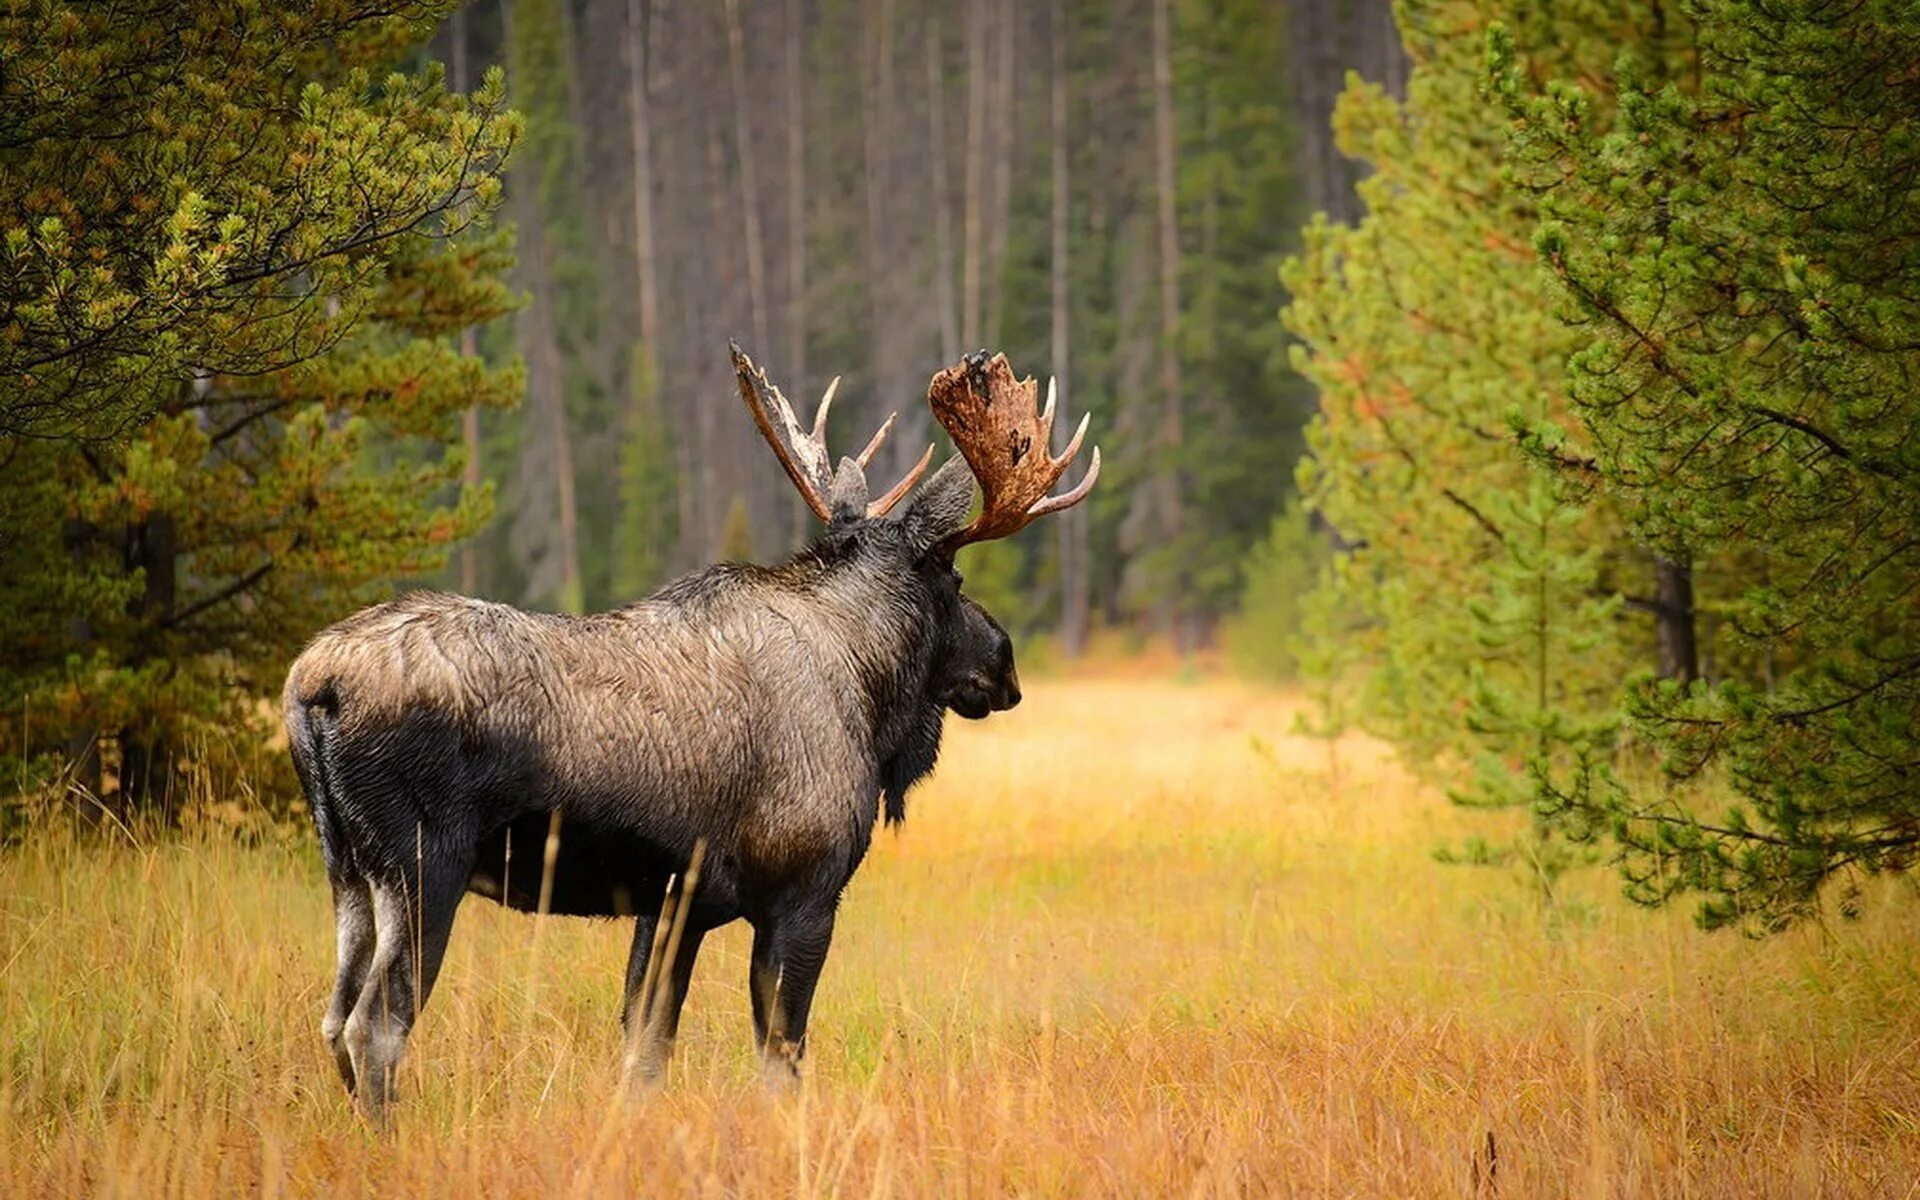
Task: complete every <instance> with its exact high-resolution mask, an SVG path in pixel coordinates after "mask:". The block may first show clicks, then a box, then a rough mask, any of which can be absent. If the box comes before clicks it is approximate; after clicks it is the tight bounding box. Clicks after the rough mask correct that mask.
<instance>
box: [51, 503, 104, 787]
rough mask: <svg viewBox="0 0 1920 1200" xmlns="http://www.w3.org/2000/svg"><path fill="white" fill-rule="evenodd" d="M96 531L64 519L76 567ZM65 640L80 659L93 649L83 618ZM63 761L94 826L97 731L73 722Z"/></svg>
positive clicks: (64, 536)
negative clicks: (71, 643)
mask: <svg viewBox="0 0 1920 1200" xmlns="http://www.w3.org/2000/svg"><path fill="white" fill-rule="evenodd" d="M97 532H98V531H97V530H96V529H95V527H94V526H93V525H91V524H89V523H88V522H86V521H82V520H79V519H78V518H68V520H67V521H66V523H65V524H64V525H63V526H62V528H61V534H62V537H61V540H62V542H63V543H64V544H65V547H66V552H67V555H68V557H69V558H71V559H72V560H73V561H74V563H75V564H76V566H77V565H79V564H80V563H81V562H82V561H83V560H84V559H85V558H86V554H87V548H88V547H89V546H90V545H91V544H92V543H93V539H94V537H95V536H96V534H97ZM67 632H68V636H69V637H70V638H71V639H72V641H73V647H74V649H75V651H76V652H77V653H78V654H79V655H80V657H82V658H85V657H86V656H87V652H88V647H90V646H92V645H93V623H92V622H91V621H89V620H87V618H86V616H85V615H84V614H76V615H75V616H74V618H73V619H72V620H71V621H70V622H69V623H68V625H67ZM66 751H67V761H68V762H69V763H71V764H72V767H71V768H70V769H71V770H72V772H73V783H74V786H75V787H76V788H78V789H80V791H81V792H83V793H84V794H85V795H86V796H87V797H89V798H90V799H87V800H82V801H80V804H79V812H80V816H81V817H82V819H84V820H85V821H86V823H87V824H89V825H92V824H96V823H97V822H98V821H99V820H100V818H101V817H102V816H103V815H104V812H103V810H102V809H101V807H100V805H99V804H98V803H94V801H101V800H103V799H104V798H103V797H102V796H101V795H100V789H101V788H102V787H103V786H105V780H104V779H102V777H101V772H100V730H99V728H98V727H97V726H95V725H94V724H93V723H92V722H90V721H77V722H75V723H74V726H73V729H72V731H71V732H70V733H69V734H68V735H67V746H66Z"/></svg>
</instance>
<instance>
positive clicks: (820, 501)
mask: <svg viewBox="0 0 1920 1200" xmlns="http://www.w3.org/2000/svg"><path fill="white" fill-rule="evenodd" d="M729 345H730V346H732V348H733V373H734V376H735V378H737V379H738V380H739V382H740V398H741V399H742V400H745V401H746V402H747V410H748V411H749V412H751V413H752V414H753V423H754V424H755V425H757V426H759V427H760V435H761V436H762V437H764V438H766V439H767V444H768V445H769V446H772V447H773V453H774V455H775V456H776V457H777V458H779V460H780V465H781V466H782V467H784V468H785V469H786V472H787V478H789V479H791V480H793V486H794V487H795V488H797V489H798V490H799V492H800V498H801V499H802V500H805V501H806V502H807V507H808V508H810V509H812V510H813V515H814V516H816V517H819V518H820V519H821V520H822V521H831V520H832V519H833V510H832V508H831V507H830V506H829V505H828V503H827V495H828V491H829V485H830V484H831V483H832V482H833V458H832V456H831V455H829V454H828V453H827V412H828V410H829V409H831V408H832V407H833V393H834V389H836V388H838V387H839V386H840V379H839V377H838V376H835V377H834V380H833V382H832V383H830V384H828V385H827V390H826V394H825V395H823V396H821V397H820V407H819V408H818V409H816V410H815V411H814V414H813V430H812V432H810V433H802V432H801V430H800V422H799V421H798V420H797V419H795V417H794V415H793V406H792V405H790V404H788V403H787V398H786V397H785V396H783V395H781V394H780V389H779V388H777V387H775V386H773V384H771V383H769V382H768V381H767V373H766V372H765V371H762V370H761V369H760V368H759V367H756V366H754V365H753V360H752V359H751V358H748V357H747V355H746V352H745V351H743V350H741V349H740V345H739V343H737V342H732V343H729ZM897 415H898V414H897V413H896V414H892V415H889V416H888V417H887V419H886V421H885V422H884V423H883V424H882V425H881V426H880V429H879V431H878V432H877V433H875V434H874V435H873V437H872V438H871V439H869V440H868V442H867V448H866V449H864V450H862V451H861V452H860V454H859V456H858V457H857V458H856V459H855V461H856V462H858V463H859V464H860V467H861V469H862V470H864V469H865V468H866V465H867V464H868V463H869V462H871V461H872V460H873V456H874V454H875V453H876V452H877V451H878V450H879V449H880V446H881V444H882V443H884V442H885V441H886V440H887V434H888V432H889V431H891V430H892V429H893V421H894V417H895V416H897ZM932 461H933V447H932V446H931V445H929V446H928V447H927V452H926V453H925V454H922V455H921V456H920V461H919V462H917V463H915V464H914V465H913V468H912V469H911V470H909V471H908V472H907V473H906V474H905V475H904V476H902V477H901V479H900V482H899V483H896V484H894V485H893V486H892V487H890V488H888V489H887V490H886V492H885V493H884V494H883V495H881V496H880V497H879V498H878V499H876V500H874V501H872V502H871V503H869V504H868V505H867V515H868V516H869V517H878V516H881V515H883V514H885V513H886V512H888V511H889V510H891V509H892V508H893V506H894V505H896V504H898V503H900V501H901V500H902V499H903V498H904V497H905V496H906V494H907V493H908V492H910V491H912V490H913V485H914V484H916V483H918V482H919V481H920V476H921V475H923V474H925V473H926V469H927V464H928V463H930V462H932Z"/></svg>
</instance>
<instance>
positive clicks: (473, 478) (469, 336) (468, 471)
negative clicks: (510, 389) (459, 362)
mask: <svg viewBox="0 0 1920 1200" xmlns="http://www.w3.org/2000/svg"><path fill="white" fill-rule="evenodd" d="M448 37H449V40H451V41H452V43H453V46H452V50H453V54H452V58H453V90H454V91H456V92H460V93H462V94H464V93H466V92H468V91H471V90H472V88H473V78H472V74H471V71H470V69H469V67H468V65H467V10H466V9H464V8H457V9H455V10H454V12H453V21H452V28H451V29H450V30H449V31H448ZM460 353H461V355H462V356H463V357H466V358H472V357H473V353H474V333H473V329H472V327H468V328H466V329H462V330H461V331H460ZM460 441H461V444H462V445H464V446H465V447H466V450H467V465H466V468H465V469H464V470H463V471H462V472H461V477H460V483H461V486H462V488H463V489H465V490H466V491H467V492H469V493H472V492H477V491H479V490H480V486H481V484H482V482H484V480H483V476H482V473H481V470H480V408H479V406H478V405H473V404H470V405H468V406H467V411H466V412H464V413H462V414H460ZM460 590H461V591H462V592H464V593H465V594H467V595H469V596H471V595H473V594H474V593H475V592H477V591H479V590H480V547H479V546H478V545H476V544H475V540H474V539H473V538H468V539H467V541H466V543H465V544H464V545H462V546H461V547H460Z"/></svg>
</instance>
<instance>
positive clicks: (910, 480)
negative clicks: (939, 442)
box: [867, 442, 933, 517]
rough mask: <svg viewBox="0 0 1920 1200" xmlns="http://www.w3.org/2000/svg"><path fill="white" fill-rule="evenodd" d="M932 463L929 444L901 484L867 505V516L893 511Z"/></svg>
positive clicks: (931, 449)
mask: <svg viewBox="0 0 1920 1200" xmlns="http://www.w3.org/2000/svg"><path fill="white" fill-rule="evenodd" d="M932 461H933V443H932V442H928V443H927V448H926V451H925V452H924V453H922V454H921V455H920V461H919V462H917V463H915V464H913V469H912V470H911V471H908V472H907V473H906V474H905V475H902V476H901V477H900V482H899V483H896V484H894V485H893V486H892V487H890V488H888V489H887V491H886V494H885V495H883V496H881V497H880V498H879V499H878V500H875V501H874V502H873V503H872V504H869V505H867V515H868V516H870V517H881V516H885V515H886V514H887V513H888V512H889V511H891V510H892V508H893V506H894V505H896V504H898V503H900V501H901V500H903V499H905V498H906V495H907V493H908V492H911V491H912V490H913V485H914V484H916V483H919V482H920V477H921V476H922V475H925V474H926V473H927V465H928V464H929V463H931V462H932Z"/></svg>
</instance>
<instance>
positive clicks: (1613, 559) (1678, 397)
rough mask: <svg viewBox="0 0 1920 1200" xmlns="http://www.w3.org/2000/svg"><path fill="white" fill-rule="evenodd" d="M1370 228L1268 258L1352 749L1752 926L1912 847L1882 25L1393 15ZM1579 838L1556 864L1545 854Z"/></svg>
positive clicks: (1901, 225) (1901, 214) (1520, 14)
mask: <svg viewBox="0 0 1920 1200" xmlns="http://www.w3.org/2000/svg"><path fill="white" fill-rule="evenodd" d="M1400 15H1401V25H1402V29H1403V30H1404V31H1405V34H1406V37H1407V43H1408V46H1409V48H1410V50H1411V53H1412V57H1413V60H1414V62H1415V67H1414V69H1413V72H1412V77H1411V80H1410V82H1409V84H1408V89H1407V99H1406V101H1405V103H1404V104H1396V103H1394V102H1392V101H1391V100H1389V99H1388V98H1386V97H1384V96H1382V95H1381V94H1380V93H1379V92H1378V91H1377V90H1375V89H1371V88H1368V87H1366V86H1364V85H1356V86H1354V87H1352V88H1350V89H1349V91H1348V93H1347V95H1346V96H1344V97H1343V98H1342V100H1341V102H1340V106H1339V115H1338V118H1337V123H1338V125H1339V127H1340V130H1341V133H1342V136H1343V138H1344V139H1345V144H1346V145H1347V146H1348V147H1349V148H1350V149H1351V150H1352V151H1353V152H1355V153H1356V154H1358V155H1360V156H1361V157H1363V158H1365V159H1366V160H1367V161H1369V162H1370V163H1371V164H1372V165H1373V166H1374V167H1375V168H1376V171H1377V173H1376V175H1375V176H1374V177H1373V178H1372V179H1370V180H1369V181H1368V182H1366V183H1364V184H1363V185H1362V188H1361V193H1362V197H1363V200H1364V202H1365V205H1366V210H1367V211H1366V213H1365V215H1364V216H1363V217H1362V218H1361V219H1360V220H1359V221H1358V222H1356V223H1352V224H1348V225H1330V224H1316V225H1315V226H1313V227H1312V228H1311V229H1310V230H1309V233H1308V238H1307V244H1306V247H1305V250H1304V252H1303V253H1302V254H1301V256H1300V257H1299V258H1298V259H1296V260H1295V261H1294V262H1292V263H1291V264H1290V265H1289V267H1288V270H1287V272H1286V279H1287V283H1288V286H1289V288H1290V290H1291V292H1292V297H1293V298H1292V301H1291V304H1290V306H1289V308H1288V312H1287V320H1288V323H1289V326H1290V327H1291V328H1292V329H1294V330H1295V332H1297V333H1298V334H1299V335H1300V337H1301V339H1302V341H1303V343H1304V345H1303V346H1302V348H1301V351H1300V353H1299V361H1300V362H1301V364H1302V366H1303V368H1304V369H1305V370H1306V371H1307V372H1308V374H1309V375H1311V376H1312V377H1313V378H1314V379H1315V381H1316V382H1317V383H1318V384H1319V385H1320V388H1321V397H1322V402H1321V414H1320V416H1319V417H1318V418H1317V419H1316V421H1315V424H1314V427H1313V430H1312V432H1311V434H1310V435H1309V439H1308V441H1309V447H1310V453H1309V457H1308V459H1307V460H1306V461H1305V462H1304V463H1303V466H1302V474H1301V480H1302V484H1303V488H1304V490H1305V493H1306V496H1307V499H1308V501H1309V503H1310V504H1311V505H1312V506H1313V507H1314V509H1315V510H1316V511H1317V512H1318V513H1319V514H1321V515H1322V516H1323V517H1324V518H1325V519H1326V520H1327V521H1328V522H1329V523H1330V524H1331V525H1332V527H1333V528H1334V529H1336V530H1337V531H1338V532H1339V535H1340V537H1341V538H1342V539H1343V540H1344V541H1345V542H1347V543H1348V549H1347V550H1346V551H1345V552H1344V553H1342V554H1340V555H1339V556H1338V557H1337V559H1336V560H1335V562H1334V563H1333V565H1332V567H1331V568H1330V569H1329V570H1328V571H1327V572H1326V573H1325V575H1324V576H1323V583H1322V586H1321V589H1320V595H1319V597H1318V599H1317V601H1316V602H1315V603H1311V604H1309V605H1307V606H1306V607H1307V608H1308V610H1309V611H1311V612H1312V613H1315V614H1317V615H1318V619H1319V621H1320V624H1319V629H1318V632H1319V634H1320V635H1321V636H1322V637H1323V638H1325V639H1326V644H1327V645H1328V646H1330V647H1331V648H1332V649H1331V651H1330V652H1329V653H1327V654H1326V655H1325V656H1324V658H1325V659H1326V661H1324V662H1321V663H1319V664H1317V665H1318V666H1320V667H1322V668H1323V669H1324V672H1325V673H1326V674H1328V675H1330V676H1331V677H1333V678H1335V679H1337V680H1339V681H1342V682H1345V683H1348V684H1351V685H1352V687H1353V688H1354V689H1357V692H1356V691H1344V692H1343V691H1341V690H1339V689H1336V691H1335V693H1334V694H1335V695H1337V696H1339V697H1340V698H1341V700H1342V702H1343V703H1345V704H1348V705H1350V706H1351V707H1350V709H1349V711H1351V712H1353V713H1356V714H1357V715H1358V716H1359V718H1360V719H1361V720H1362V721H1363V722H1364V723H1368V724H1370V725H1372V726H1373V727H1374V728H1376V729H1378V730H1380V731H1381V732H1383V733H1385V734H1387V735H1388V736H1389V737H1391V738H1393V739H1394V740H1395V741H1396V742H1397V743H1399V744H1400V745H1401V746H1402V747H1404V748H1406V749H1408V750H1410V751H1412V752H1413V753H1411V754H1410V755H1409V758H1410V760H1411V761H1412V762H1413V763H1414V764H1416V765H1417V766H1421V767H1423V768H1425V769H1426V770H1428V771H1429V773H1431V774H1432V775H1433V776H1435V777H1436V778H1438V779H1440V780H1441V781H1442V782H1445V783H1446V784H1448V785H1449V786H1450V787H1452V788H1453V789H1454V790H1455V794H1456V795H1457V796H1458V797H1459V798H1461V799H1463V800H1465V801H1468V802H1472V803H1487V804H1494V805H1509V806H1511V805H1521V806H1526V807H1528V808H1530V809H1531V811H1532V812H1533V813H1534V815H1535V823H1536V833H1535V836H1534V837H1533V838H1531V839H1528V840H1524V841H1523V842H1522V843H1520V844H1518V845H1516V846H1514V847H1511V848H1507V849H1498V848H1492V847H1488V846H1484V845H1483V846H1478V847H1474V848H1471V850H1470V852H1471V853H1472V855H1473V856H1474V857H1479V858H1497V857H1500V856H1503V855H1509V854H1512V855H1518V856H1519V857H1520V858H1521V859H1522V860H1523V861H1525V862H1527V863H1529V864H1530V865H1531V866H1532V867H1533V868H1534V869H1535V870H1536V871H1537V872H1538V873H1539V875H1540V877H1541V878H1542V880H1543V882H1546V883H1547V884H1548V885H1549V886H1551V880H1552V876H1553V875H1554V874H1555V873H1556V872H1557V871H1558V870H1559V869H1561V868H1562V867H1564V866H1565V865H1566V864H1567V863H1568V862H1570V861H1575V860H1577V859H1579V858H1580V857H1582V848H1583V847H1586V846H1604V847H1609V848H1610V849H1609V850H1608V852H1609V853H1611V854H1613V855H1614V856H1615V857H1617V859H1618V860H1619V862H1620V865H1621V867H1622V869H1623V870H1624V872H1625V875H1626V878H1627V881H1628V888H1629V894H1630V895H1633V896H1634V897H1635V898H1637V899H1640V900H1643V901H1646V902H1650V903H1658V902H1661V901H1663V900H1665V899H1667V898H1669V897H1671V896H1673V895H1675V894H1679V893H1683V892H1684V893H1701V894H1703V896H1704V902H1703V906H1702V908H1701V910H1700V915H1701V917H1702V920H1703V921H1704V922H1705V923H1707V924H1709V925H1721V924H1738V925H1741V926H1743V927H1746V928H1749V929H1770V928H1777V927H1779V926H1780V925H1782V924H1784V923H1786V922H1788V921H1791V920H1792V919H1794V918H1796V917H1800V916H1805V915H1807V914H1809V913H1812V912H1815V911H1818V902H1819V900H1820V898H1821V896H1822V895H1823V894H1825V893H1824V889H1825V885H1827V884H1828V883H1830V882H1835V881H1838V882H1839V883H1840V884H1841V887H1840V890H1839V891H1838V893H1837V897H1838V900H1839V903H1840V906H1841V908H1842V909H1843V910H1845V909H1847V908H1848V907H1850V905H1851V903H1852V901H1851V897H1852V896H1853V894H1854V889H1855V887H1856V886H1857V884H1858V882H1859V876H1860V872H1862V871H1866V872H1871V871H1876V870H1880V869H1886V868H1904V867H1906V866H1908V865H1909V864H1910V863H1911V862H1912V860H1913V855H1914V852H1915V848H1916V846H1920V795H1917V794H1916V789H1915V786H1914V770H1915V766H1916V762H1917V761H1920V760H1917V758H1916V755H1917V754H1920V727H1917V726H1916V723H1915V714H1916V713H1920V706H1917V705H1916V703H1915V701H1916V699H1917V697H1916V695H1915V692H1914V679H1915V669H1916V666H1917V665H1920V659H1916V657H1915V645H1914V637H1915V634H1916V630H1920V620H1917V618H1920V611H1916V608H1915V603H1916V596H1920V590H1917V589H1916V585H1917V584H1920V560H1916V557H1915V546H1916V543H1915V542H1914V538H1913V534H1914V528H1915V517H1916V515H1917V514H1916V512H1915V510H1914V507H1913V497H1914V491H1913V489H1914V484H1915V480H1916V472H1917V471H1920V458H1916V453H1917V451H1916V443H1915V441H1914V438H1913V429H1914V428H1915V420H1914V416H1915V410H1914V401H1913V391H1912V388H1911V386H1910V384H1911V380H1912V378H1913V373H1914V371H1915V369H1916V367H1920V360H1916V359H1915V357H1914V355H1915V349H1914V342H1913V339H1912V336H1911V335H1912V332H1913V319H1914V315H1915V312H1916V311H1917V310H1916V309H1915V307H1914V298H1915V291H1914V287H1915V275H1914V272H1915V269H1916V264H1920V257H1916V256H1917V255H1920V239H1916V237H1915V227H1914V222H1915V221H1916V219H1920V205H1916V202H1915V195H1914V192H1913V180H1914V178H1915V169H1916V166H1920V159H1917V158H1916V154H1920V122H1917V119H1916V113H1920V108H1916V106H1915V101H1916V99H1920V93H1917V92H1916V87H1920V77H1917V76H1916V74H1915V72H1914V68H1913V64H1914V63H1915V62H1916V61H1920V60H1916V58H1915V53H1916V51H1917V50H1920V24H1916V22H1915V21H1914V20H1913V17H1912V14H1911V12H1910V11H1908V10H1907V9H1906V8H1904V7H1902V6H1899V5H1893V4H1866V5H1849V6H1835V5H1828V4H1821V3H1790V4H1780V5H1768V6H1751V5H1743V4H1722V3H1715V2H1705V3H1694V4H1687V5H1683V6H1680V7H1678V8H1674V7H1672V6H1664V5H1658V4H1655V5H1646V6H1641V5H1637V4H1590V5H1574V6H1571V7H1569V6H1564V5H1537V4H1526V3H1521V4H1499V5H1472V4H1449V3H1431V4H1429V3H1409V4H1405V5H1403V6H1402V7H1401V9H1400ZM1569 841H1571V843H1573V847H1574V848H1573V850H1572V852H1569V850H1568V848H1567V843H1568V842H1569Z"/></svg>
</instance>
